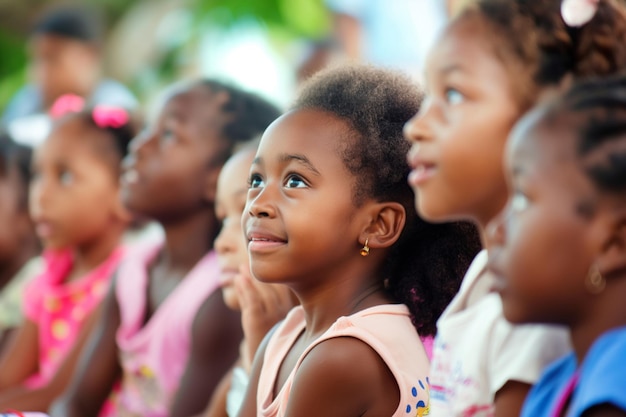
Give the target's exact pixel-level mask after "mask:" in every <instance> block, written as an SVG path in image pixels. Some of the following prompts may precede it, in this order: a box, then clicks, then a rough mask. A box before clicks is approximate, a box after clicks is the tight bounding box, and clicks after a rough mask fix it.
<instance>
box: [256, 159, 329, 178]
mask: <svg viewBox="0 0 626 417" xmlns="http://www.w3.org/2000/svg"><path fill="white" fill-rule="evenodd" d="M278 160H279V161H280V163H283V164H284V163H288V162H291V161H296V162H298V163H299V164H301V165H304V166H305V167H306V168H307V169H308V170H310V171H311V172H313V173H314V174H315V175H317V176H321V175H322V174H320V172H319V171H318V170H317V168H315V166H314V165H313V164H312V163H311V161H310V160H309V158H307V157H306V156H304V155H301V154H287V153H284V154H281V155H280V156H279V157H278ZM252 164H253V165H261V166H263V158H262V157H260V156H257V157H256V158H254V160H253V161H252Z"/></svg>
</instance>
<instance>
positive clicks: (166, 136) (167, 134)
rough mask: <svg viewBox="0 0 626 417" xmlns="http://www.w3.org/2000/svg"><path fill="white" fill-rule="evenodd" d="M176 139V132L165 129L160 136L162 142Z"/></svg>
mask: <svg viewBox="0 0 626 417" xmlns="http://www.w3.org/2000/svg"><path fill="white" fill-rule="evenodd" d="M173 139H174V132H173V131H172V130H170V129H164V130H162V131H161V133H160V134H159V141H160V142H170V141H172V140H173Z"/></svg>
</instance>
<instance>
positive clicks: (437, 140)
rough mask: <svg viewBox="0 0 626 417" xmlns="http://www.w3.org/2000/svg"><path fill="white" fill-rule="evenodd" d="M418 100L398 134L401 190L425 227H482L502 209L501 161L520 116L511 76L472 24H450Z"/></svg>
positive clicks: (477, 25)
mask: <svg viewBox="0 0 626 417" xmlns="http://www.w3.org/2000/svg"><path fill="white" fill-rule="evenodd" d="M425 79H426V87H427V88H426V90H427V94H426V98H425V100H424V102H423V104H422V106H421V109H420V111H419V113H418V114H417V115H415V117H413V118H412V119H411V120H410V121H409V122H408V123H407V125H406V126H405V136H406V137H407V139H409V140H410V141H412V142H414V145H413V147H412V149H411V151H410V153H409V157H408V160H409V164H410V165H411V167H412V172H411V174H410V176H409V184H410V185H411V187H412V188H413V190H414V191H415V195H416V201H415V204H416V208H417V210H418V212H419V214H420V215H421V216H422V217H424V218H425V219H428V220H435V221H441V220H451V219H467V218H470V219H473V220H477V221H478V222H479V223H480V224H482V225H483V226H484V225H485V224H486V223H487V221H489V220H490V219H491V218H493V217H494V216H495V215H496V214H497V213H498V212H499V211H500V210H501V209H502V207H503V206H504V204H505V202H506V196H507V193H506V185H505V180H504V176H503V174H502V157H503V153H504V145H505V143H506V138H507V136H508V133H509V130H510V129H511V127H512V126H513V124H514V123H515V121H516V119H517V118H518V117H519V115H520V114H519V113H520V110H519V108H518V106H517V104H516V102H515V100H514V97H513V94H512V90H511V83H512V80H511V76H510V74H509V73H508V71H507V68H505V66H504V65H503V64H502V62H501V61H500V59H499V58H498V57H496V56H495V54H494V52H493V49H492V46H491V44H490V43H489V39H488V35H487V33H486V31H485V29H484V28H481V27H480V22H478V21H475V19H474V20H463V21H457V22H455V23H453V24H452V25H451V26H449V27H448V29H447V30H446V32H445V33H444V35H443V37H442V38H441V39H440V40H439V41H438V43H437V44H436V46H435V47H434V48H433V49H432V51H431V53H430V56H429V58H428V62H427V66H426V76H425Z"/></svg>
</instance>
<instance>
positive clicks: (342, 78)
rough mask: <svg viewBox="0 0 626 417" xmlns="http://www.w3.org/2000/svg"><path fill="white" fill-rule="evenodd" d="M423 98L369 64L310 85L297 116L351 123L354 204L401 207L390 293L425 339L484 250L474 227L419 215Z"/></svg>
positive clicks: (389, 269) (348, 154)
mask: <svg viewBox="0 0 626 417" xmlns="http://www.w3.org/2000/svg"><path fill="white" fill-rule="evenodd" d="M421 100H422V94H421V93H420V91H419V89H418V88H417V86H415V85H414V84H413V83H412V82H411V81H410V80H409V79H408V78H407V77H404V76H402V75H400V74H396V73H393V72H390V71H386V70H382V69H377V68H373V67H368V66H345V67H341V68H334V69H329V70H325V71H322V72H320V73H319V74H317V75H315V76H314V77H313V78H311V80H310V81H309V82H308V83H307V84H306V85H305V86H304V87H303V90H302V92H301V94H300V96H299V98H298V99H297V101H296V102H295V104H294V106H293V110H299V109H315V110H321V111H324V112H328V113H330V114H332V115H334V116H336V117H338V118H340V119H341V120H343V121H345V122H346V123H347V124H348V126H349V127H350V128H351V130H352V132H351V134H350V137H349V138H342V139H346V140H345V144H344V146H343V149H342V151H341V152H342V159H343V162H344V164H345V166H346V167H347V169H348V170H349V172H351V173H352V174H353V175H354V177H355V180H356V185H355V187H354V201H355V204H356V205H359V204H361V203H362V202H363V201H364V200H365V199H369V198H373V199H375V200H378V201H396V202H399V203H401V204H402V205H403V207H404V209H405V211H406V213H407V221H406V225H405V228H404V230H403V231H402V234H401V236H400V239H398V241H397V242H396V243H395V244H394V245H393V246H392V248H391V250H390V253H389V256H388V258H387V260H386V262H385V265H384V266H383V272H384V276H385V278H386V282H387V290H388V292H389V293H390V295H391V296H393V297H394V298H395V299H396V300H398V301H400V302H402V303H404V304H406V305H407V306H408V307H409V309H410V311H411V313H412V316H413V324H414V325H415V327H416V329H417V330H418V332H419V333H420V334H421V335H422V336H426V335H433V334H435V332H436V320H437V319H438V318H439V316H440V315H441V313H442V312H443V310H444V308H445V307H446V306H447V305H448V303H449V302H450V300H451V299H452V297H453V296H454V295H455V294H456V292H457V291H458V289H459V285H460V282H461V280H462V278H463V275H464V274H465V272H466V270H467V268H468V267H469V264H470V263H471V261H472V259H473V258H474V256H475V255H476V254H477V253H478V251H479V250H480V248H481V244H480V239H479V236H478V232H477V230H476V229H475V227H474V226H473V225H471V224H468V223H461V222H458V223H447V224H431V223H427V222H425V221H424V220H422V219H421V218H419V217H418V215H417V214H416V213H415V209H414V207H413V201H414V195H413V191H412V190H411V188H410V187H409V185H408V183H407V176H408V174H409V171H410V167H409V165H408V163H407V161H406V155H407V153H408V151H409V147H410V144H409V143H408V142H407V141H406V140H405V139H404V137H403V134H402V129H403V126H404V124H405V123H406V122H407V121H408V120H409V119H410V118H411V117H412V116H413V115H414V114H416V113H417V111H418V110H419V106H420V103H421Z"/></svg>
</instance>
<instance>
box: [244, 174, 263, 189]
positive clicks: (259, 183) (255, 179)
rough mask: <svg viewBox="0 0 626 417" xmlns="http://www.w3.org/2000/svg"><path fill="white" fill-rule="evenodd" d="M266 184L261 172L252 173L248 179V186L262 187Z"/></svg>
mask: <svg viewBox="0 0 626 417" xmlns="http://www.w3.org/2000/svg"><path fill="white" fill-rule="evenodd" d="M264 185H265V184H264V183H263V178H261V176H260V175H259V174H252V175H250V179H249V180H248V188H260V187H263V186H264Z"/></svg>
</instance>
